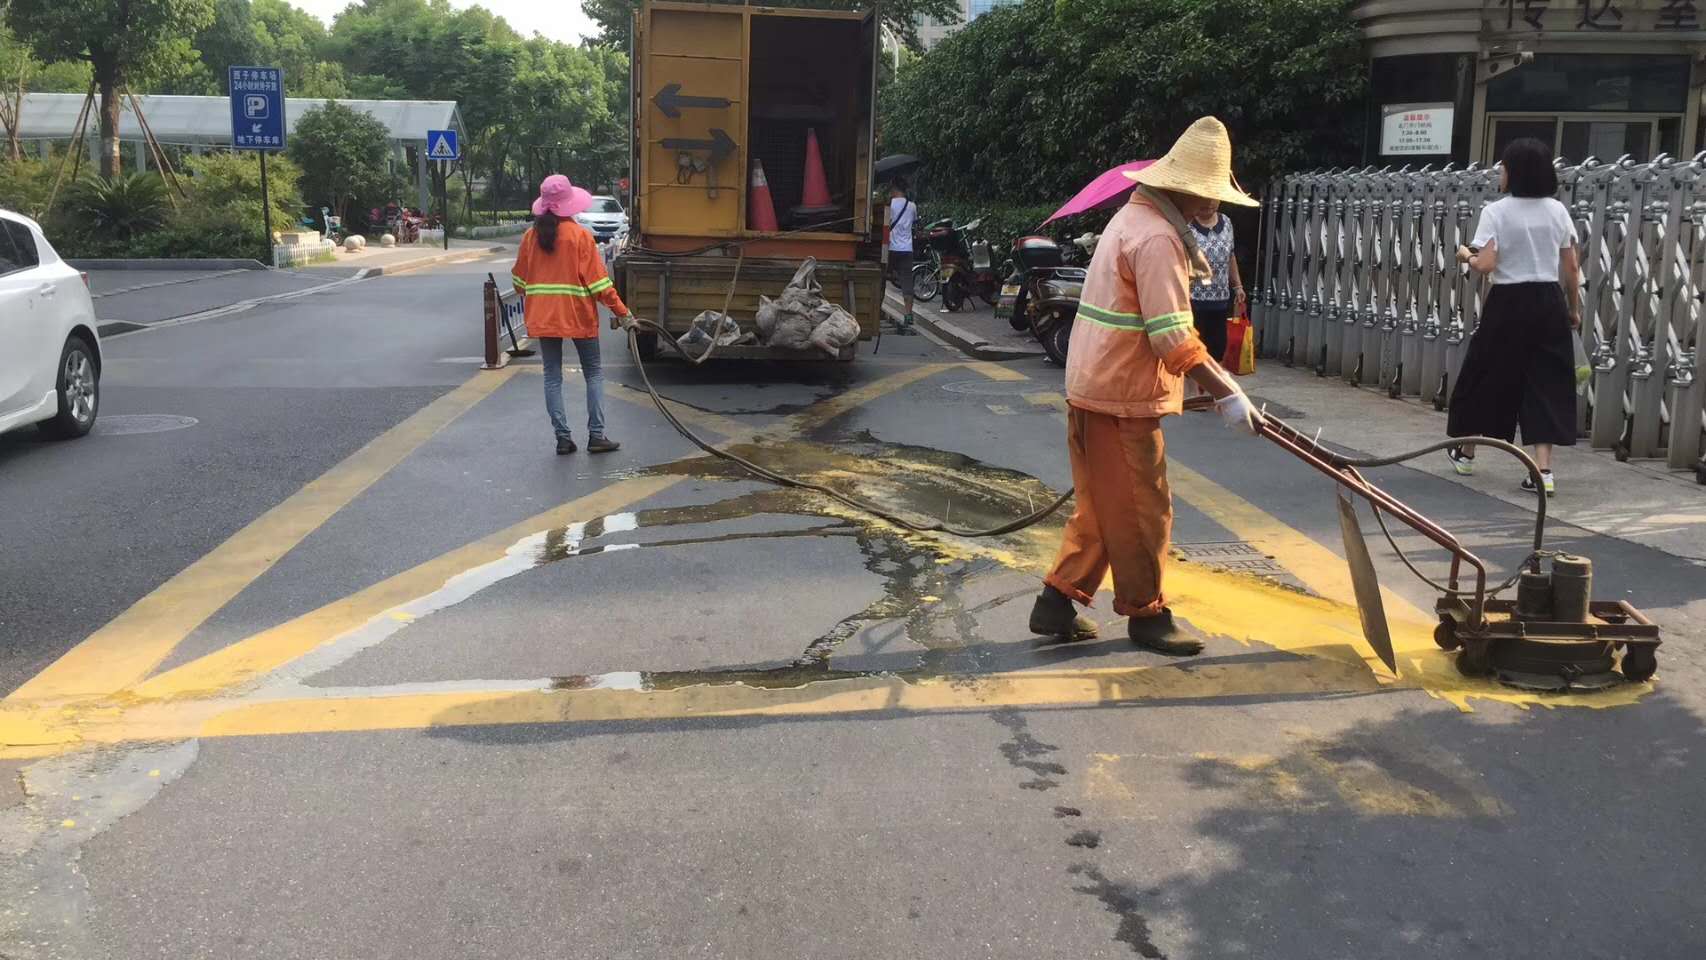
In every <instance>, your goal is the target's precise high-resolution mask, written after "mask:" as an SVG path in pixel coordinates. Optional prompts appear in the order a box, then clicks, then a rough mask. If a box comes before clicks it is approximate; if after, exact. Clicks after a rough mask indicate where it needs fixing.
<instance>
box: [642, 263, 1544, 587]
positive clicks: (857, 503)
mask: <svg viewBox="0 0 1706 960" xmlns="http://www.w3.org/2000/svg"><path fill="white" fill-rule="evenodd" d="M735 270H736V272H737V275H738V272H739V270H740V261H739V260H737V261H736V263H735ZM731 290H732V286H731ZM727 306H728V305H727V298H726V299H725V304H724V310H725V315H726V311H727ZM626 329H627V333H628V347H629V350H630V351H631V352H632V353H633V355H634V357H635V358H636V361H635V367H636V368H637V369H638V370H639V371H640V382H641V383H642V384H644V385H645V388H646V393H647V394H648V395H650V396H651V398H652V403H653V404H654V405H656V407H657V409H658V413H660V414H662V415H663V418H664V419H665V420H666V421H668V422H669V425H670V426H672V427H674V428H675V430H676V432H677V433H680V434H681V435H682V436H683V437H685V438H687V440H688V441H689V442H691V443H692V444H693V445H694V446H696V447H698V448H699V449H700V450H703V451H704V452H705V453H708V454H710V455H711V456H713V457H716V458H718V459H720V460H725V461H727V462H729V463H732V464H735V465H736V466H738V467H740V468H741V469H742V470H745V471H746V472H747V473H749V474H751V475H752V476H754V477H757V478H758V479H760V480H764V481H766V482H768V483H774V484H776V485H777V486H781V487H789V488H793V489H796V490H810V491H811V492H813V493H818V494H822V495H823V496H826V497H829V498H830V499H832V500H835V501H836V502H838V503H841V504H843V505H845V506H848V507H851V508H852V509H854V510H857V511H859V512H860V513H864V514H867V515H869V516H873V517H876V518H877V519H879V520H882V521H884V522H886V523H891V524H894V525H895V526H897V527H900V528H902V529H905V530H911V531H913V532H915V533H946V534H949V535H950V536H956V537H964V538H966V539H974V540H975V539H982V538H987V537H999V536H1003V535H1005V534H1009V533H1013V532H1015V531H1018V530H1023V529H1025V528H1026V527H1029V526H1032V525H1033V524H1036V523H1039V522H1041V521H1042V520H1044V519H1047V518H1048V517H1049V516H1050V515H1052V514H1053V513H1055V511H1057V510H1059V509H1060V508H1061V507H1063V506H1065V505H1066V501H1068V500H1070V499H1072V496H1073V493H1074V491H1073V488H1071V487H1068V488H1067V489H1066V492H1064V493H1062V494H1061V495H1060V496H1059V497H1058V498H1056V499H1055V501H1054V502H1053V503H1051V504H1049V505H1048V506H1046V507H1044V508H1042V509H1041V510H1037V511H1035V512H1033V513H1030V514H1026V515H1025V516H1022V517H1019V518H1017V519H1015V520H1012V521H1010V522H1008V523H1004V524H1001V525H999V526H995V527H990V528H988V529H983V530H972V529H968V528H965V527H956V526H953V525H951V524H948V523H942V522H930V523H918V522H916V521H914V520H909V519H907V518H906V517H903V516H900V515H899V514H896V513H893V512H891V511H888V510H885V509H883V508H882V507H879V506H877V505H875V504H873V503H868V502H866V501H864V500H860V499H858V498H857V497H852V496H849V495H847V494H845V493H842V492H841V491H839V490H836V489H834V488H833V487H829V486H826V485H825V484H821V483H815V482H812V481H809V480H800V479H798V478H796V477H790V476H788V475H787V474H784V473H778V472H777V471H775V470H771V469H770V468H768V467H764V466H760V465H759V464H756V463H753V462H752V461H751V460H748V459H746V458H745V457H742V456H739V455H737V454H734V453H730V452H728V451H727V450H723V449H721V448H719V447H717V446H715V445H713V444H711V443H710V442H708V441H706V440H705V439H703V438H702V437H700V436H699V435H698V434H696V433H694V432H693V430H692V429H691V428H689V427H688V426H687V425H686V424H684V423H682V422H681V420H680V418H678V417H677V416H676V415H675V413H674V412H673V411H671V410H670V409H669V406H668V404H666V403H665V402H664V397H663V396H662V395H661V394H659V393H658V391H657V388H656V387H655V386H653V385H652V379H651V376H650V375H648V374H647V373H646V365H645V363H644V362H642V361H640V360H638V359H637V358H638V357H639V355H640V351H639V344H638V342H637V338H638V336H639V332H640V330H641V329H645V330H647V331H650V332H652V333H655V334H656V335H657V337H658V339H659V342H662V343H667V344H669V347H670V349H671V350H674V351H675V352H676V354H678V355H679V356H680V357H681V358H682V359H683V360H686V361H687V362H688V363H690V364H692V365H694V366H698V365H700V364H702V363H704V362H705V361H707V360H709V359H710V358H711V356H712V354H713V353H714V352H715V350H716V346H717V344H716V339H715V338H712V341H711V344H710V346H708V347H707V348H706V350H705V352H704V353H701V354H699V355H698V356H694V355H693V354H692V353H689V352H688V350H687V348H686V347H684V346H682V345H681V344H680V343H679V342H677V341H676V339H675V337H674V336H672V335H671V334H670V332H669V331H668V330H666V329H664V327H663V326H662V325H661V324H659V323H657V322H655V321H652V320H645V319H641V318H639V317H633V318H631V322H630V323H629V324H628V325H627V327H626ZM1267 419H1269V420H1273V421H1274V422H1275V423H1277V424H1280V425H1281V426H1283V428H1284V429H1286V430H1288V431H1290V432H1292V433H1293V434H1295V435H1298V436H1302V434H1300V433H1298V432H1297V430H1296V428H1294V427H1292V426H1290V425H1289V424H1285V423H1284V421H1281V420H1279V418H1277V417H1267ZM1469 445H1474V446H1486V447H1492V448H1493V449H1495V450H1500V451H1503V452H1505V453H1508V454H1510V455H1511V456H1513V457H1516V458H1517V459H1518V460H1519V461H1521V462H1522V463H1523V465H1524V466H1526V467H1527V468H1528V471H1529V475H1530V476H1531V477H1532V478H1533V480H1534V482H1535V486H1536V489H1537V491H1538V494H1539V499H1538V502H1537V505H1536V512H1535V522H1534V550H1533V551H1532V552H1531V553H1530V554H1529V556H1528V557H1526V558H1525V559H1524V560H1523V562H1522V563H1521V564H1519V566H1529V565H1531V564H1538V562H1539V559H1540V558H1541V557H1543V556H1545V555H1546V551H1544V550H1543V549H1542V544H1543V542H1544V539H1543V538H1544V536H1545V527H1546V492H1545V488H1544V486H1543V484H1542V481H1541V477H1540V467H1539V465H1537V464H1536V463H1535V462H1534V460H1533V458H1531V457H1529V455H1528V453H1527V452H1526V451H1524V450H1523V449H1522V448H1521V447H1518V446H1516V445H1515V444H1512V443H1507V442H1505V441H1503V440H1494V439H1491V438H1488V437H1477V438H1474V439H1468V438H1457V439H1451V440H1442V441H1439V442H1437V443H1431V444H1428V445H1427V446H1425V447H1420V448H1417V449H1415V450H1409V451H1405V452H1403V453H1399V454H1393V455H1391V456H1386V457H1347V456H1344V455H1342V454H1338V453H1334V452H1332V451H1330V450H1325V449H1321V448H1320V447H1319V445H1317V448H1316V451H1315V452H1316V454H1317V455H1318V456H1320V457H1321V458H1322V459H1323V460H1326V461H1328V462H1329V463H1331V464H1333V465H1334V466H1336V467H1340V468H1345V467H1351V468H1357V469H1370V468H1375V467H1387V466H1394V465H1396V464H1400V463H1405V462H1407V461H1410V460H1416V459H1418V458H1421V457H1424V456H1427V455H1428V454H1430V453H1437V452H1439V451H1441V450H1446V449H1449V448H1452V447H1459V446H1469ZM1374 518H1375V520H1376V521H1377V522H1378V523H1379V524H1380V532H1381V533H1382V534H1384V535H1385V537H1386V542H1387V543H1388V544H1389V545H1390V546H1391V547H1392V552H1393V553H1395V554H1397V556H1398V559H1399V560H1401V561H1403V563H1404V566H1405V567H1407V568H1408V569H1409V571H1410V572H1411V573H1412V574H1415V576H1416V577H1417V579H1419V580H1421V581H1422V582H1423V583H1426V584H1427V585H1428V586H1430V587H1432V588H1434V589H1435V590H1437V591H1439V592H1440V593H1441V594H1445V595H1457V594H1460V593H1465V592H1466V591H1461V590H1455V589H1452V588H1451V587H1448V586H1445V585H1442V584H1440V583H1437V582H1435V581H1434V580H1433V579H1432V578H1430V577H1428V576H1427V575H1426V574H1424V573H1422V571H1420V570H1418V569H1417V568H1416V565H1415V564H1414V563H1412V562H1411V561H1410V558H1409V556H1408V555H1406V554H1405V553H1404V550H1403V548H1401V547H1399V546H1398V542H1397V540H1396V539H1395V538H1393V536H1392V531H1391V530H1390V529H1388V528H1387V526H1386V520H1385V518H1384V517H1382V516H1381V515H1380V509H1379V508H1378V507H1376V508H1375V510H1374ZM1520 576H1521V572H1520V571H1519V572H1518V573H1517V574H1514V575H1512V576H1511V578H1510V579H1508V580H1506V581H1505V582H1504V583H1502V584H1500V585H1498V586H1497V587H1494V588H1493V589H1492V590H1490V591H1488V596H1495V595H1497V594H1498V593H1500V592H1502V591H1504V590H1508V589H1510V587H1511V586H1512V585H1513V584H1515V583H1516V582H1517V579H1518V577H1520Z"/></svg>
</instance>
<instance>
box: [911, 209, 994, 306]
mask: <svg viewBox="0 0 1706 960" xmlns="http://www.w3.org/2000/svg"><path fill="white" fill-rule="evenodd" d="M981 226H983V218H982V217H978V218H977V219H975V220H972V221H971V222H969V223H967V224H965V225H963V226H955V224H954V221H953V220H951V219H948V220H938V221H936V222H935V223H932V224H931V225H930V226H928V227H926V228H925V243H926V245H927V246H928V248H929V249H930V251H931V253H933V254H934V255H936V256H937V257H938V258H939V259H940V262H941V278H942V306H944V307H946V308H947V309H948V310H949V311H957V310H959V309H960V307H962V306H964V305H965V304H966V303H967V302H968V301H969V300H971V298H972V297H973V296H975V297H977V298H978V299H980V300H982V301H983V302H984V303H987V304H989V305H990V306H995V302H996V300H998V299H999V298H1000V289H1001V278H1000V275H999V274H997V273H996V272H995V263H994V261H993V259H992V257H991V255H990V250H989V243H988V242H987V241H985V240H982V239H978V240H973V239H971V238H972V236H973V235H974V234H975V233H976V232H977V229H978V228H979V227H981Z"/></svg>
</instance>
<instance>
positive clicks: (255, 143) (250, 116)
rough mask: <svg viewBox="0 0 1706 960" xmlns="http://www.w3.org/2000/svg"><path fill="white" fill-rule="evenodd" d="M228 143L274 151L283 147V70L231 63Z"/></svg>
mask: <svg viewBox="0 0 1706 960" xmlns="http://www.w3.org/2000/svg"><path fill="white" fill-rule="evenodd" d="M227 77H228V78H229V81H230V90H231V146H232V148H233V149H236V150H260V151H263V152H266V153H277V152H279V151H280V150H283V149H284V71H283V70H280V69H279V68H277V67H231V68H230V71H229V73H228V74H227Z"/></svg>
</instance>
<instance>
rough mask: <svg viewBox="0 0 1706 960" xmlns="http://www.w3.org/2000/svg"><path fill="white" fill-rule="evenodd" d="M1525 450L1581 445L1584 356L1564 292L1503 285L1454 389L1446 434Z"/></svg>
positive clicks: (1494, 293) (1484, 313)
mask: <svg viewBox="0 0 1706 960" xmlns="http://www.w3.org/2000/svg"><path fill="white" fill-rule="evenodd" d="M1518 425H1520V426H1521V427H1522V442H1523V443H1525V444H1536V443H1552V444H1557V445H1559V446H1565V447H1567V446H1572V445H1574V444H1575V442H1576V354H1575V344H1574V343H1573V342H1572V341H1571V338H1570V316H1569V311H1568V309H1567V308H1566V307H1565V306H1564V289H1563V288H1562V287H1560V286H1558V284H1556V283H1501V284H1496V285H1494V286H1493V288H1492V289H1491V290H1490V291H1488V293H1487V302H1486V304H1485V305H1484V306H1483V307H1482V310H1481V323H1480V325H1479V326H1477V327H1476V328H1475V332H1474V333H1473V334H1472V335H1470V337H1469V352H1468V353H1467V354H1466V355H1465V356H1464V358H1463V368H1462V369H1461V370H1460V371H1458V374H1457V383H1456V385H1455V386H1453V387H1452V388H1451V406H1450V408H1449V411H1448V414H1447V418H1446V434H1447V435H1448V436H1452V437H1493V438H1495V439H1499V440H1506V441H1514V440H1515V439H1516V429H1517V427H1518Z"/></svg>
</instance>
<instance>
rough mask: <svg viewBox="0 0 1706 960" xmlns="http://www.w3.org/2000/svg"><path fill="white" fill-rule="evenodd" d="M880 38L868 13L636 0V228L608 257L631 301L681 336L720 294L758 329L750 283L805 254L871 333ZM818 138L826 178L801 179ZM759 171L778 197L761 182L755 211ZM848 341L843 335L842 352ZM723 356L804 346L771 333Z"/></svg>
mask: <svg viewBox="0 0 1706 960" xmlns="http://www.w3.org/2000/svg"><path fill="white" fill-rule="evenodd" d="M878 48H879V42H878V35H877V23H876V20H875V19H874V17H873V16H872V15H870V14H868V13H859V12H851V11H840V10H808V9H789V8H782V7H759V6H736V5H732V4H722V3H670V2H647V3H643V4H642V5H641V6H640V8H639V10H638V11H637V13H636V14H635V21H634V46H633V66H632V71H633V73H632V79H633V85H632V90H633V92H632V97H633V114H632V115H633V127H632V132H631V150H630V174H629V181H628V182H629V190H630V197H631V199H630V201H629V217H630V224H631V226H630V229H629V233H628V238H627V240H626V242H625V243H624V244H623V246H622V248H621V249H620V250H619V251H618V252H617V255H616V256H615V258H614V260H613V261H612V263H611V275H612V277H613V278H614V279H615V281H616V285H617V290H618V292H620V293H621V295H622V299H623V300H624V301H626V302H627V303H628V305H629V307H630V308H631V309H632V310H633V311H634V312H635V314H637V315H638V316H642V317H647V318H650V319H654V320H656V321H657V322H658V323H660V324H662V325H663V326H664V327H665V328H666V329H668V330H669V331H670V332H671V333H672V334H673V335H675V336H677V337H679V336H681V335H682V334H684V333H686V332H687V331H688V330H689V329H690V328H691V326H692V323H693V320H694V318H695V317H696V316H698V315H699V314H700V313H701V312H702V311H706V310H713V311H721V310H723V309H724V304H725V302H727V303H728V304H729V306H728V311H727V312H728V315H729V316H730V317H732V318H734V319H735V320H736V321H737V322H738V323H739V324H740V325H741V327H742V329H743V330H755V326H756V314H757V311H758V307H759V297H760V296H767V297H771V298H775V297H778V296H779V295H780V294H781V293H782V290H783V288H784V287H785V286H786V285H787V283H788V281H789V280H790V279H792V278H793V276H794V273H795V271H796V270H797V269H798V268H799V266H800V265H801V263H803V262H804V261H805V259H806V258H808V257H810V258H815V259H816V261H817V281H818V283H820V284H821V285H822V288H823V290H822V295H823V297H824V298H825V299H826V300H829V301H831V302H834V303H838V304H840V305H841V306H842V308H843V309H845V310H846V311H847V312H848V313H849V314H851V315H852V316H853V318H854V319H855V320H856V321H857V322H858V325H859V329H860V339H861V340H869V339H871V338H872V337H874V336H876V335H877V332H878V329H879V323H880V321H881V317H882V302H883V290H884V280H883V269H882V264H881V262H880V257H881V249H882V248H881V241H882V226H883V222H882V221H883V217H882V212H883V207H882V205H881V204H880V202H879V201H878V200H877V199H876V198H875V197H874V196H873V183H872V179H873V170H874V162H875V161H874V158H873V156H872V151H873V149H874V143H875V123H876V76H877V55H878ZM813 141H815V142H816V144H817V153H818V155H819V156H820V157H821V172H822V180H821V181H817V184H818V186H815V187H813V188H812V189H808V186H810V185H809V184H808V180H809V179H811V180H815V177H813V176H812V174H811V173H810V171H808V168H807V163H808V159H809V158H808V154H809V152H810V151H809V149H808V145H809V144H810V143H811V142H813ZM760 169H761V170H762V178H763V180H764V181H766V182H767V186H765V187H762V188H760V190H761V191H762V190H764V189H767V190H768V192H769V198H770V201H771V203H770V206H769V208H765V207H764V205H763V204H762V199H763V193H762V192H759V193H758V199H759V200H760V210H759V211H756V212H755V211H754V210H753V208H752V201H753V199H754V195H753V194H754V187H753V183H754V181H755V179H757V178H756V177H755V174H756V173H757V172H758V171H759V170H760ZM823 188H827V197H826V196H824V194H825V189H823ZM808 201H810V202H808ZM769 209H773V210H774V212H775V216H776V222H775V225H774V226H773V227H772V226H771V224H769V223H768V222H767V221H768V219H769V218H768V217H767V216H765V214H766V213H768V212H769ZM731 286H732V288H733V289H732V294H731ZM640 350H641V353H642V356H651V355H654V354H655V353H656V352H657V350H658V344H657V340H656V337H655V335H654V336H649V337H641V338H640ZM853 353H854V347H852V346H849V347H847V348H845V349H843V350H842V351H841V357H840V358H841V359H843V360H847V359H851V358H852V356H853ZM717 355H718V356H725V357H749V358H758V357H778V356H787V357H799V356H802V354H800V353H799V352H797V351H783V350H777V349H774V348H771V347H766V346H747V347H728V348H719V349H718V351H717ZM818 356H823V354H822V353H821V352H820V353H818Z"/></svg>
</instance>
